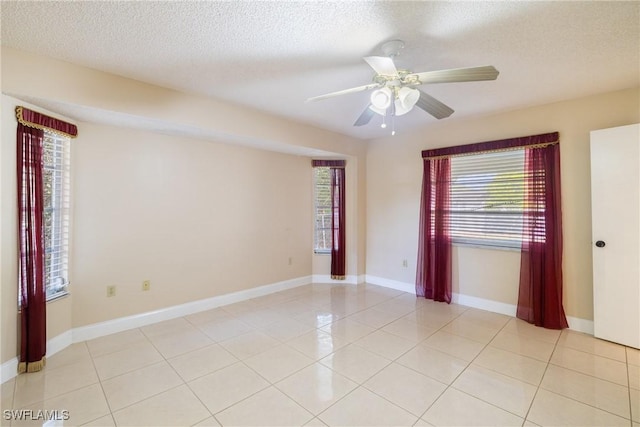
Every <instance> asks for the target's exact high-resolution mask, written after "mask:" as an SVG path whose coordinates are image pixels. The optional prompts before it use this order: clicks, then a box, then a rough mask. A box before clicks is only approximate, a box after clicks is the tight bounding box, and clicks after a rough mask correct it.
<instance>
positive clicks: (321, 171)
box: [313, 166, 331, 253]
mask: <svg viewBox="0 0 640 427" xmlns="http://www.w3.org/2000/svg"><path fill="white" fill-rule="evenodd" d="M330 172H331V171H330V168H329V167H322V166H320V167H314V168H313V174H314V178H315V179H314V184H315V186H314V187H315V191H314V208H315V229H314V251H315V252H316V253H329V252H331V174H330Z"/></svg>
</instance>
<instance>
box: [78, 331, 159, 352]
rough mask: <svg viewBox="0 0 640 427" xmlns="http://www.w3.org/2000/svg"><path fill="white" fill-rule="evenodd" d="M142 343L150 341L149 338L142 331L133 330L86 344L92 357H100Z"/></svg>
mask: <svg viewBox="0 0 640 427" xmlns="http://www.w3.org/2000/svg"><path fill="white" fill-rule="evenodd" d="M141 341H148V340H147V337H145V336H144V334H143V333H142V331H140V329H131V330H128V331H123V332H118V333H116V334H111V335H106V336H104V337H100V338H96V339H93V340H90V341H87V342H86V344H87V347H88V348H89V352H90V353H91V356H93V357H98V356H103V355H105V354H108V353H115V352H116V351H120V350H124V349H126V348H128V347H130V346H131V345H133V344H135V343H137V342H141Z"/></svg>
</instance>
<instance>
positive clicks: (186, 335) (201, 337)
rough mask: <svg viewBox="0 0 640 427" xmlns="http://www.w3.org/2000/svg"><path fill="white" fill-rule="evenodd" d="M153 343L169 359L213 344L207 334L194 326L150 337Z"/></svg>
mask: <svg viewBox="0 0 640 427" xmlns="http://www.w3.org/2000/svg"><path fill="white" fill-rule="evenodd" d="M150 340H151V342H152V343H153V345H154V346H155V347H156V348H157V349H158V351H159V352H160V353H161V354H162V355H163V356H164V357H165V358H167V359H169V358H171V357H176V356H179V355H181V354H185V353H188V352H190V351H193V350H197V349H199V348H202V347H206V346H208V345H210V344H213V340H211V339H210V338H209V337H208V336H207V335H205V334H204V333H202V332H201V331H199V330H197V329H196V328H195V327H194V326H190V327H189V328H185V329H182V330H181V331H179V332H171V333H166V334H163V335H159V336H155V337H152V338H150Z"/></svg>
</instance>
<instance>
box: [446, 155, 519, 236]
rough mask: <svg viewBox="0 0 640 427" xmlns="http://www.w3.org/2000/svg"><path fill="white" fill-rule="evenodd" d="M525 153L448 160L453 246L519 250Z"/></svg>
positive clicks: (460, 157)
mask: <svg viewBox="0 0 640 427" xmlns="http://www.w3.org/2000/svg"><path fill="white" fill-rule="evenodd" d="M523 205H524V150H523V149H519V150H510V151H500V152H493V153H482V154H475V155H468V156H458V157H452V158H451V211H450V214H451V217H450V218H451V235H452V239H453V242H454V243H463V244H472V245H482V246H497V247H514V248H515V247H520V244H521V241H522V211H523Z"/></svg>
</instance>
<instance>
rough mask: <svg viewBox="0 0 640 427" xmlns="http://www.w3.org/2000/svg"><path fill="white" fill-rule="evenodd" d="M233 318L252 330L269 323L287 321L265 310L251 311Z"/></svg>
mask: <svg viewBox="0 0 640 427" xmlns="http://www.w3.org/2000/svg"><path fill="white" fill-rule="evenodd" d="M235 317H236V318H237V319H238V320H240V321H242V322H244V323H246V324H247V325H249V326H251V327H253V328H258V327H261V326H265V325H270V324H271V323H277V322H281V321H284V320H287V319H288V317H286V316H283V315H282V314H280V313H278V312H276V311H273V310H270V309H266V308H261V309H257V310H251V311H249V312H247V313H243V314H241V315H236V316H235Z"/></svg>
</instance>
